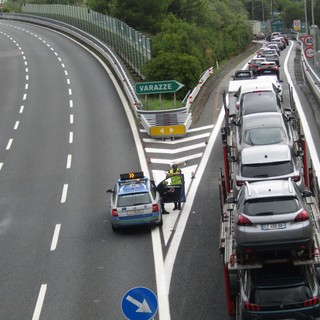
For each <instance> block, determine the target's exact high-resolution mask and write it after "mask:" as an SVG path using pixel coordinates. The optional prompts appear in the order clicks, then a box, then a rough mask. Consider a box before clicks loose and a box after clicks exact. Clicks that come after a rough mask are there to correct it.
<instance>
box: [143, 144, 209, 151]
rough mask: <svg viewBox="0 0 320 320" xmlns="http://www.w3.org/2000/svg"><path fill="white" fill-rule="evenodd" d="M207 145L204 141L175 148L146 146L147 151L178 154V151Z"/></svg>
mask: <svg viewBox="0 0 320 320" xmlns="http://www.w3.org/2000/svg"><path fill="white" fill-rule="evenodd" d="M206 146H207V144H206V143H204V142H202V143H198V144H193V145H190V146H187V147H182V148H175V149H162V148H161V149H160V148H145V151H146V152H147V153H166V154H176V153H180V152H185V151H190V150H194V149H199V148H205V147H206Z"/></svg>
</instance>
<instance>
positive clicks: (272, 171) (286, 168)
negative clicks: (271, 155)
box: [241, 161, 293, 178]
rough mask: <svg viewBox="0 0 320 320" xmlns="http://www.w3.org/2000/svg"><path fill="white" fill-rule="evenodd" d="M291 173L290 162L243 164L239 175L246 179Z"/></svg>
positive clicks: (291, 165)
mask: <svg viewBox="0 0 320 320" xmlns="http://www.w3.org/2000/svg"><path fill="white" fill-rule="evenodd" d="M291 173H293V164H292V163H291V162H290V161H281V162H270V163H256V164H245V165H242V166H241V174H242V176H243V177H246V178H269V177H277V176H284V175H288V174H291Z"/></svg>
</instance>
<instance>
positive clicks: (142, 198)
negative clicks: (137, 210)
mask: <svg viewBox="0 0 320 320" xmlns="http://www.w3.org/2000/svg"><path fill="white" fill-rule="evenodd" d="M150 202H151V199H150V195H149V193H148V192H142V193H131V194H124V195H119V197H118V204H117V206H118V207H130V206H137V205H141V204H148V203H150Z"/></svg>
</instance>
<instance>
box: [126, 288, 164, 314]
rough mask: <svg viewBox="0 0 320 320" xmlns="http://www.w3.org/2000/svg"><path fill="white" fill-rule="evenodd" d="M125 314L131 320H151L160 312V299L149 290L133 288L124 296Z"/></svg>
mask: <svg viewBox="0 0 320 320" xmlns="http://www.w3.org/2000/svg"><path fill="white" fill-rule="evenodd" d="M121 308H122V312H123V314H124V315H125V316H126V317H127V319H129V320H150V319H152V318H153V316H154V315H155V314H156V312H157V310H158V299H157V297H156V295H155V294H154V293H153V292H152V291H151V290H150V289H148V288H144V287H136V288H132V289H130V290H129V291H127V293H126V294H125V295H124V296H123V298H122V302H121Z"/></svg>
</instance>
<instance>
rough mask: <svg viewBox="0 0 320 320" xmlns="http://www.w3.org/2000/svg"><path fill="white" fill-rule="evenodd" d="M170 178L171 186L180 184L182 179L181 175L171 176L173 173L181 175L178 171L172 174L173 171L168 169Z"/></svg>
mask: <svg viewBox="0 0 320 320" xmlns="http://www.w3.org/2000/svg"><path fill="white" fill-rule="evenodd" d="M169 173H170V176H171V184H172V185H175V184H182V177H181V175H173V173H181V170H180V169H177V171H176V172H173V169H170V171H169Z"/></svg>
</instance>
